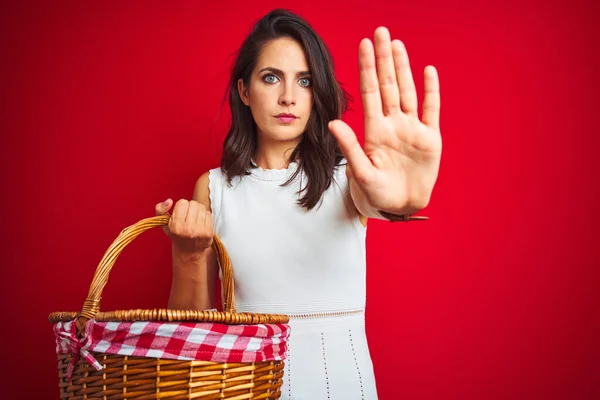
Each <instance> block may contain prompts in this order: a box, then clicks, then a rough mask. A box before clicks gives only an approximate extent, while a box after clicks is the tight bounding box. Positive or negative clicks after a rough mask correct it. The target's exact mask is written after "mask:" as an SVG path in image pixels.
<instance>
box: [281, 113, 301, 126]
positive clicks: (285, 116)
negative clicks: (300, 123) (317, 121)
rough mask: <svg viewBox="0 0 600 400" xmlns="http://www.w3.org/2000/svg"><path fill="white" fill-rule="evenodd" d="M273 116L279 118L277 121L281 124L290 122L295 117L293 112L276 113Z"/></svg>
mask: <svg viewBox="0 0 600 400" xmlns="http://www.w3.org/2000/svg"><path fill="white" fill-rule="evenodd" d="M275 118H277V119H278V120H279V122H281V123H282V124H290V123H292V122H293V121H294V120H295V119H296V118H298V117H296V116H295V115H294V114H283V113H282V114H279V115H276V116H275Z"/></svg>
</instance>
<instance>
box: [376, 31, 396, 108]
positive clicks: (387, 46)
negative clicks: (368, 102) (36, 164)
mask: <svg viewBox="0 0 600 400" xmlns="http://www.w3.org/2000/svg"><path fill="white" fill-rule="evenodd" d="M375 58H376V59H377V77H378V81H379V90H380V91H381V101H382V103H383V113H384V114H385V115H390V114H394V113H398V112H400V93H399V92H398V83H397V82H396V71H395V68H394V59H393V57H392V43H391V41H390V32H389V31H388V30H387V28H385V27H379V28H377V29H376V30H375Z"/></svg>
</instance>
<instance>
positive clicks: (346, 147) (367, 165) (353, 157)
mask: <svg viewBox="0 0 600 400" xmlns="http://www.w3.org/2000/svg"><path fill="white" fill-rule="evenodd" d="M329 129H330V130H331V133H332V134H333V135H334V136H335V137H336V138H337V140H338V143H339V144H340V149H341V150H342V153H344V156H345V157H346V160H347V161H348V164H349V165H350V167H351V168H352V171H353V172H354V175H355V176H357V178H358V176H359V175H360V176H361V177H362V178H364V179H368V177H367V176H366V175H368V174H369V173H370V171H371V169H372V167H373V164H372V163H371V160H369V157H367V155H366V154H365V152H364V151H363V149H362V147H361V146H360V143H358V139H357V138H356V134H355V133H354V131H353V130H352V128H350V127H349V126H348V124H346V123H345V122H344V121H341V120H339V119H338V120H334V121H331V122H330V123H329Z"/></svg>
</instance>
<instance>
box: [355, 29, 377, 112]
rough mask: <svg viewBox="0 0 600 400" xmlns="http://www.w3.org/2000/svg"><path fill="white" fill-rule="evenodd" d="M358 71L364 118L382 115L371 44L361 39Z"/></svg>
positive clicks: (367, 40)
mask: <svg viewBox="0 0 600 400" xmlns="http://www.w3.org/2000/svg"><path fill="white" fill-rule="evenodd" d="M358 69H359V72H360V95H361V98H362V103H363V109H364V112H365V117H366V118H369V117H376V116H379V115H382V113H383V112H382V110H381V95H380V93H379V81H378V80H377V71H376V70H375V52H374V50H373V43H371V41H370V40H369V39H363V40H362V41H361V42H360V45H359V46H358Z"/></svg>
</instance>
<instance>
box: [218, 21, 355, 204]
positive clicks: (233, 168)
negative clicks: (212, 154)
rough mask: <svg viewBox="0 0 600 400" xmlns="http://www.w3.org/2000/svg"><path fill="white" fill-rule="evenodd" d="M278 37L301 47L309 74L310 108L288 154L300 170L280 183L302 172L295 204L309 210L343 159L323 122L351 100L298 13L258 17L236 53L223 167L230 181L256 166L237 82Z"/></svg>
mask: <svg viewBox="0 0 600 400" xmlns="http://www.w3.org/2000/svg"><path fill="white" fill-rule="evenodd" d="M281 37H288V38H291V39H294V40H296V41H297V42H298V43H299V44H300V45H301V46H302V48H303V49H304V53H305V55H306V58H307V61H308V65H309V68H310V71H311V75H312V90H313V107H312V112H311V115H310V117H309V119H308V121H307V125H306V130H305V131H304V133H303V135H302V139H301V141H300V143H299V144H298V145H297V146H296V148H295V149H294V151H293V152H292V154H291V156H290V161H292V162H294V161H296V162H298V165H299V168H298V169H297V170H296V172H295V173H294V175H293V176H292V177H291V178H290V179H289V180H288V181H287V182H285V183H284V184H283V185H289V184H290V183H291V182H292V181H293V180H294V179H295V178H296V176H297V175H298V173H300V172H301V171H304V173H305V175H306V178H307V179H306V185H305V186H304V187H302V188H301V189H300V192H299V194H302V193H303V195H302V197H301V198H300V199H299V200H298V204H300V205H301V206H303V207H305V208H306V209H308V210H311V209H312V208H313V207H315V206H316V205H317V203H318V202H319V201H320V199H321V198H322V195H323V192H325V190H327V188H329V185H331V182H332V180H333V174H334V169H335V168H336V166H338V165H340V163H341V161H342V160H343V158H344V156H343V154H342V152H341V150H340V147H339V145H338V142H337V139H336V138H335V136H333V134H332V133H331V132H330V131H329V129H328V127H327V124H328V123H329V121H331V120H333V119H338V118H341V116H342V114H343V113H344V112H345V111H347V110H348V102H349V101H351V97H350V96H349V95H348V93H347V92H346V91H345V90H344V89H343V88H342V85H341V83H340V82H338V81H337V79H336V77H335V73H334V67H333V59H332V57H331V54H330V53H329V50H328V49H327V46H326V45H325V43H324V42H323V40H322V39H321V38H320V37H319V35H318V34H317V33H316V32H315V31H314V29H313V28H312V27H311V26H310V25H309V24H308V23H307V22H306V21H305V20H304V19H302V18H301V17H299V16H298V15H296V14H294V13H292V12H290V11H287V10H283V9H275V10H273V11H271V12H269V13H268V14H267V15H265V16H264V17H263V18H261V19H260V20H259V21H258V22H257V23H256V24H255V25H254V27H253V29H252V31H251V32H250V34H249V35H248V36H247V37H246V39H245V40H244V42H243V43H242V46H241V48H240V49H239V50H238V52H237V56H236V59H235V63H234V65H233V68H232V71H231V77H230V81H229V87H228V94H227V96H228V99H229V107H230V109H231V127H230V129H229V132H228V133H227V136H226V137H225V142H224V144H223V155H222V157H221V169H222V170H223V172H224V173H225V175H226V176H227V178H228V181H229V183H231V180H232V179H233V178H234V177H236V176H243V175H248V174H249V173H250V172H249V170H250V169H252V168H254V166H253V165H252V158H253V157H254V155H255V153H256V149H257V133H256V123H255V122H254V119H253V118H252V114H251V112H250V108H249V107H247V106H246V105H245V104H244V103H243V102H242V100H241V99H240V96H239V93H238V86H237V82H238V80H239V79H242V80H243V81H244V84H245V85H246V87H248V86H249V83H250V76H251V74H252V71H253V70H254V68H255V67H256V62H257V59H258V55H259V53H260V51H261V48H262V47H263V46H264V45H265V44H266V43H267V42H269V41H271V40H274V39H278V38H281Z"/></svg>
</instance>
